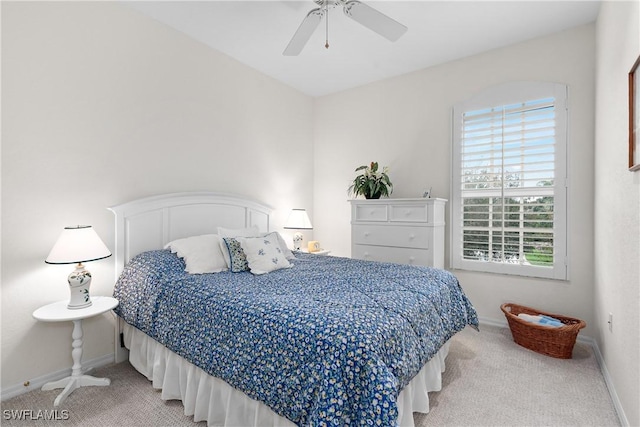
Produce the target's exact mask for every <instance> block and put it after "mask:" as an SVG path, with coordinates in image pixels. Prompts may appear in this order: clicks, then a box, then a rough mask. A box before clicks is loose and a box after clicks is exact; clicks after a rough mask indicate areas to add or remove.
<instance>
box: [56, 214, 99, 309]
mask: <svg viewBox="0 0 640 427" xmlns="http://www.w3.org/2000/svg"><path fill="white" fill-rule="evenodd" d="M110 256H111V252H110V251H109V249H108V248H107V247H106V245H105V244H104V243H103V242H102V240H100V237H98V234H97V233H96V232H95V231H94V230H93V228H92V227H91V226H90V225H78V226H73V227H65V228H64V230H62V233H61V234H60V237H58V240H57V241H56V244H55V245H54V246H53V249H51V252H50V253H49V256H48V257H47V259H46V260H45V262H46V263H47V264H77V265H76V268H75V270H74V271H72V272H71V274H69V278H68V279H67V280H68V282H69V290H70V292H71V297H70V299H69V304H68V305H67V308H69V309H72V310H73V309H79V308H85V307H89V306H90V305H91V296H90V295H89V286H90V285H91V273H89V271H87V270H86V269H85V268H84V265H83V264H82V263H83V262H90V261H97V260H99V259H104V258H108V257H110Z"/></svg>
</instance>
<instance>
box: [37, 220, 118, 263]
mask: <svg viewBox="0 0 640 427" xmlns="http://www.w3.org/2000/svg"><path fill="white" fill-rule="evenodd" d="M110 256H111V252H110V251H109V249H108V248H107V246H106V245H105V244H104V243H103V242H102V240H100V237H98V234H97V233H96V232H95V231H94V230H93V228H92V227H91V226H90V225H78V226H74V227H65V228H64V230H62V233H61V234H60V237H58V240H57V241H56V244H55V245H54V246H53V249H51V252H50V253H49V256H48V257H47V259H46V260H45V262H46V263H47V264H75V263H81V262H88V261H96V260H99V259H103V258H107V257H110Z"/></svg>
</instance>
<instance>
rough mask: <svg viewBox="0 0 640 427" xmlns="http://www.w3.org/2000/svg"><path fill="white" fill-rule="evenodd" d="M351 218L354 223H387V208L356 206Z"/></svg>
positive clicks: (384, 206) (382, 206)
mask: <svg viewBox="0 0 640 427" xmlns="http://www.w3.org/2000/svg"><path fill="white" fill-rule="evenodd" d="M353 217H354V220H355V221H387V220H388V216H387V206H386V205H356V206H355V211H354V213H353Z"/></svg>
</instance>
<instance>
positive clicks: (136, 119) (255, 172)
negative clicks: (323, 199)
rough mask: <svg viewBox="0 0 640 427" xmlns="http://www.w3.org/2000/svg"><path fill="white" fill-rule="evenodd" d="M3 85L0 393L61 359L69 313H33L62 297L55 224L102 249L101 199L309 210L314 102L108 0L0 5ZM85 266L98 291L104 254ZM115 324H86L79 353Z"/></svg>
mask: <svg viewBox="0 0 640 427" xmlns="http://www.w3.org/2000/svg"><path fill="white" fill-rule="evenodd" d="M2 90H3V93H2V255H3V256H2V285H1V290H2V388H3V389H5V388H7V387H9V386H13V385H16V384H22V383H23V382H24V381H26V380H30V379H32V378H34V377H38V376H41V375H43V374H46V373H50V372H55V371H57V370H62V369H66V368H70V367H71V327H72V325H71V323H69V322H67V323H60V324H43V323H38V322H36V321H35V320H34V319H33V318H32V317H31V313H32V312H33V311H34V310H35V309H36V308H38V307H39V306H41V305H44V304H47V303H50V302H53V301H57V300H62V299H65V298H67V297H68V286H67V284H66V276H67V275H68V274H69V273H70V271H71V269H72V266H50V265H46V264H45V263H44V259H45V258H46V256H47V254H48V253H49V251H50V250H51V248H52V246H53V244H54V243H55V240H56V238H57V237H58V235H59V233H60V232H61V230H62V228H63V227H64V226H66V225H73V224H92V225H93V226H94V227H95V229H96V231H97V232H98V234H99V235H100V236H101V237H102V239H103V240H104V241H105V243H106V244H107V246H108V247H109V248H111V249H112V250H113V248H114V219H113V216H112V214H111V213H110V212H108V211H107V207H108V206H113V205H116V204H120V203H123V202H126V201H129V200H132V199H135V198H139V197H144V196H149V195H154V194H160V193H167V192H175V191H198V190H207V191H226V192H233V193H239V194H244V195H246V196H248V197H252V198H254V199H257V200H259V201H261V202H263V203H266V204H268V205H270V206H272V207H274V208H275V211H274V213H273V216H272V219H273V225H274V226H275V228H276V229H277V228H279V227H280V226H281V225H282V223H283V222H284V220H285V219H286V215H287V213H288V209H290V208H292V207H300V206H302V207H307V208H311V207H312V196H311V194H312V190H313V189H312V186H311V183H310V181H309V179H308V173H309V171H310V170H312V168H313V159H312V128H313V126H312V113H313V110H312V107H313V104H312V99H311V98H309V97H307V96H305V95H302V94H300V93H299V92H297V91H295V90H293V89H290V88H288V87H286V86H284V85H282V84H280V83H277V82H276V81H274V80H272V79H270V78H268V77H266V76H264V75H262V74H260V73H258V72H256V71H254V70H252V69H250V68H248V67H246V66H243V65H241V64H239V63H238V62H236V61H234V60H232V59H230V58H229V57H227V56H225V55H222V54H220V53H217V52H215V51H213V50H212V49H210V48H208V47H206V46H204V45H202V44H199V43H197V42H195V41H193V40H191V39H189V38H187V37H186V36H184V35H182V34H180V33H178V32H176V31H174V30H171V29H169V28H168V27H165V26H163V25H161V24H159V23H157V22H155V21H152V20H151V19H149V18H146V17H144V16H142V15H140V14H139V13H138V12H135V11H133V10H130V9H128V8H126V7H124V6H122V5H119V4H118V3H117V2H38V3H32V2H2ZM282 153H286V155H283V154H282ZM290 153H296V158H295V159H296V162H292V161H291V154H290ZM311 214H312V212H311ZM312 220H313V215H312ZM87 268H88V269H89V270H90V271H91V272H92V273H93V276H94V282H93V285H92V293H93V294H95V295H110V294H111V292H112V288H113V277H114V264H113V257H112V258H109V259H107V260H103V261H98V262H94V263H90V264H88V265H87ZM112 326H113V322H112V320H111V317H110V316H109V315H104V316H100V317H99V318H95V319H91V320H90V321H87V322H85V354H84V359H85V360H88V359H94V358H97V357H99V356H103V355H107V354H110V353H112V352H113V339H112V336H113V332H112V331H113V329H112Z"/></svg>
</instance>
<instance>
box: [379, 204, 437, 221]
mask: <svg viewBox="0 0 640 427" xmlns="http://www.w3.org/2000/svg"><path fill="white" fill-rule="evenodd" d="M389 221H395V222H399V221H403V222H429V210H428V209H427V206H426V205H423V206H411V205H389Z"/></svg>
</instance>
